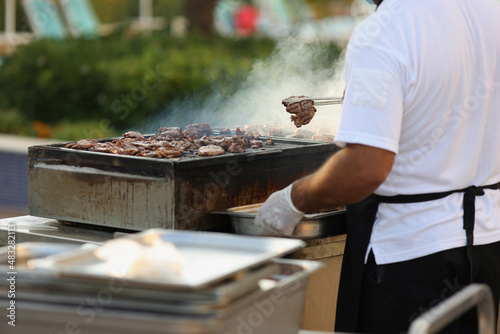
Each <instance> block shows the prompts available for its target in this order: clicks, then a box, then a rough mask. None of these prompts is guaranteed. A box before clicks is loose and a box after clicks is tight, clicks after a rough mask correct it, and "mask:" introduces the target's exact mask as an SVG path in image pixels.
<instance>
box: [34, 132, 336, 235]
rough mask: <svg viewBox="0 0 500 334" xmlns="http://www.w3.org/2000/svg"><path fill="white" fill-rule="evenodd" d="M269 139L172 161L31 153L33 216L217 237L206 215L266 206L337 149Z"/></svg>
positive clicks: (52, 148)
mask: <svg viewBox="0 0 500 334" xmlns="http://www.w3.org/2000/svg"><path fill="white" fill-rule="evenodd" d="M267 138H268V137H261V138H259V140H262V141H263V142H265V141H266V140H267ZM271 138H272V139H273V140H274V142H275V145H274V146H267V145H264V146H263V147H264V148H265V150H262V149H261V148H259V149H247V150H246V152H244V153H226V154H224V155H220V156H215V157H200V156H197V155H196V154H194V153H190V152H186V153H185V154H184V156H183V157H179V158H174V159H160V158H147V157H137V156H124V155H113V154H108V153H99V152H90V151H80V150H73V149H67V148H65V145H66V144H68V143H59V144H52V145H40V146H33V147H30V148H29V150H28V159H29V186H28V194H29V211H30V215H33V216H39V217H46V218H54V219H58V220H60V221H69V222H75V223H85V224H92V225H101V226H108V227H115V228H123V229H129V230H137V231H139V230H146V229H149V228H155V227H160V228H167V229H179V230H211V229H218V228H220V226H217V224H216V223H214V222H210V221H207V220H206V219H205V217H206V216H207V214H208V213H209V212H211V211H216V210H222V209H226V208H229V207H234V206H241V205H247V204H253V203H259V202H263V201H265V199H266V198H267V197H268V196H269V195H270V194H271V193H273V192H274V191H276V190H279V189H281V188H284V187H285V186H287V185H288V184H290V183H291V182H293V181H294V180H296V179H298V178H300V177H302V176H304V175H307V174H309V173H311V172H313V171H314V170H316V169H317V168H318V167H319V166H320V165H321V164H322V163H323V162H324V161H325V160H326V159H327V158H328V157H329V156H330V155H332V154H333V153H335V152H336V151H337V150H338V149H339V148H338V147H337V146H335V145H334V144H333V143H327V142H317V141H312V140H302V139H288V138H283V137H271ZM113 139H115V138H108V139H101V140H100V141H102V142H104V141H111V140H113Z"/></svg>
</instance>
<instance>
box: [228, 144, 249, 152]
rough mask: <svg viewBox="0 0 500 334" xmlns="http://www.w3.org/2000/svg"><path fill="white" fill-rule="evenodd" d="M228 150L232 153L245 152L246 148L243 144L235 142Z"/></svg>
mask: <svg viewBox="0 0 500 334" xmlns="http://www.w3.org/2000/svg"><path fill="white" fill-rule="evenodd" d="M247 147H248V146H247ZM227 151H228V152H231V153H243V152H245V148H244V147H243V145H241V144H240V143H233V144H232V145H231V146H230V147H229V148H228V149H227Z"/></svg>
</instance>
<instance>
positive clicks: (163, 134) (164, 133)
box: [151, 127, 184, 140]
mask: <svg viewBox="0 0 500 334" xmlns="http://www.w3.org/2000/svg"><path fill="white" fill-rule="evenodd" d="M183 137H184V135H183V133H182V129H181V128H178V127H169V128H167V127H161V128H159V129H158V131H157V132H156V133H155V134H154V135H153V136H152V137H151V139H163V140H181V139H182V138H183Z"/></svg>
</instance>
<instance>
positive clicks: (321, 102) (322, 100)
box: [282, 97, 343, 106]
mask: <svg viewBox="0 0 500 334" xmlns="http://www.w3.org/2000/svg"><path fill="white" fill-rule="evenodd" d="M305 100H312V101H313V102H314V105H315V106H326V105H332V104H342V101H343V99H342V98H341V97H288V98H286V99H284V100H283V101H282V103H283V104H285V103H295V102H300V101H305Z"/></svg>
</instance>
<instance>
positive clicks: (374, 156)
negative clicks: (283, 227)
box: [291, 144, 395, 212]
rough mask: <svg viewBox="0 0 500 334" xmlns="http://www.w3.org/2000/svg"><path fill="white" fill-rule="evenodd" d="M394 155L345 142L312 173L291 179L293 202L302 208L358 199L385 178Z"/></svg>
mask: <svg viewBox="0 0 500 334" xmlns="http://www.w3.org/2000/svg"><path fill="white" fill-rule="evenodd" d="M394 156H395V154H394V153H393V152H390V151H387V150H383V149H379V148H375V147H371V146H366V145H360V144H348V145H347V146H346V147H345V148H344V149H342V150H340V151H339V152H337V153H336V154H334V155H333V156H332V157H331V158H330V159H328V160H327V162H326V163H324V164H323V166H321V168H320V169H319V170H318V171H316V172H315V173H314V174H312V175H309V176H307V177H304V178H302V179H300V180H298V181H296V182H295V183H294V185H293V188H292V193H291V197H292V202H293V204H294V205H295V207H296V208H297V209H298V210H300V211H303V212H314V211H317V210H321V209H328V208H335V207H338V206H342V205H346V204H352V203H356V202H359V201H361V200H362V199H364V198H366V197H367V196H368V195H370V194H372V193H373V192H374V191H375V190H376V189H377V188H378V187H379V186H380V185H381V184H382V183H383V182H384V180H385V179H386V178H387V175H388V174H389V172H390V171H391V168H392V164H393V163H394Z"/></svg>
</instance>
